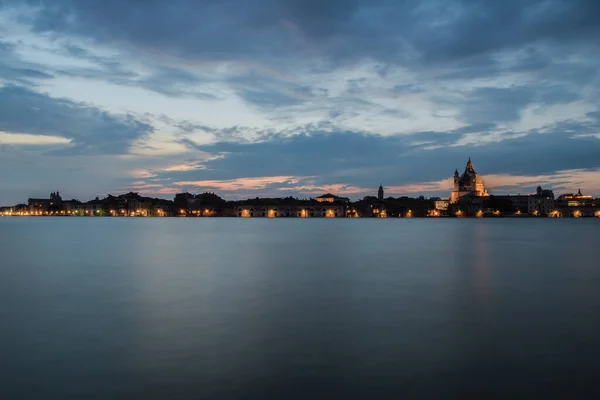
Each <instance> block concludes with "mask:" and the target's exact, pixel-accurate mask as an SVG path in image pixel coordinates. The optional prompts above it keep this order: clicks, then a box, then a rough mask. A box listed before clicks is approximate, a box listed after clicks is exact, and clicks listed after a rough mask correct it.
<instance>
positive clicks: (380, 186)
mask: <svg viewBox="0 0 600 400" xmlns="http://www.w3.org/2000/svg"><path fill="white" fill-rule="evenodd" d="M377 200H379V201H383V186H382V185H379V190H378V191H377Z"/></svg>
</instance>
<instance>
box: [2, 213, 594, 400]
mask: <svg viewBox="0 0 600 400" xmlns="http://www.w3.org/2000/svg"><path fill="white" fill-rule="evenodd" d="M599 396H600V219H578V220H574V219H539V220H537V219H479V220H476V219H468V220H467V219H387V220H373V219H355V220H351V219H348V220H345V219H339V220H333V219H327V220H324V219H312V220H311V219H302V220H301V219H236V218H230V219H229V218H220V219H192V218H188V219H177V218H164V219H143V218H139V219H136V218H76V217H71V218H68V217H67V218H60V217H55V218H40V217H38V218H14V217H13V218H7V217H0V398H1V399H92V398H93V399H121V398H122V399H196V398H197V399H267V398H268V399H313V398H335V399H354V398H364V399H386V398H394V399H404V398H431V399H438V398H457V399H463V398H479V399H488V398H528V399H531V398H541V399H548V398H564V399H575V398H586V399H587V398H599Z"/></svg>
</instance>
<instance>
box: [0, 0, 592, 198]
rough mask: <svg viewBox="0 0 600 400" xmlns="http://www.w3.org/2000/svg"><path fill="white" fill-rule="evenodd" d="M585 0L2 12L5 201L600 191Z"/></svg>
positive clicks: (155, 2) (21, 0)
mask: <svg viewBox="0 0 600 400" xmlns="http://www.w3.org/2000/svg"><path fill="white" fill-rule="evenodd" d="M599 15H600V2H599V1H597V0H502V1H495V0H487V1H484V0H419V1H417V0H253V1H246V0H203V1H201V0H170V1H163V0H143V1H142V0H129V1H117V0H85V1H81V0H47V1H45V0H36V1H25V0H14V1H13V0H0V204H12V203H16V202H19V201H24V200H26V199H27V198H28V197H37V196H43V197H46V196H47V195H48V194H49V192H50V191H53V190H57V189H58V190H60V191H61V194H63V197H69V198H72V197H74V198H79V199H81V200H87V199H89V198H93V197H95V196H97V195H98V196H103V195H105V194H107V193H113V194H118V193H121V192H125V191H129V190H134V191H138V192H140V193H143V194H147V195H152V196H160V197H165V198H172V196H173V194H174V193H177V192H181V191H184V190H188V191H190V192H194V193H195V192H202V191H215V192H217V193H219V194H221V195H223V196H225V197H227V198H246V197H249V196H256V195H260V196H267V195H268V196H287V195H293V196H303V197H304V196H314V195H318V194H321V193H322V192H328V191H331V192H334V193H338V194H344V195H347V196H349V197H351V198H358V197H362V196H364V195H367V194H375V193H376V190H377V186H378V185H379V184H380V183H383V184H384V186H386V188H387V193H388V194H390V195H394V196H399V195H419V194H423V195H426V196H432V195H446V196H447V195H448V190H449V189H450V187H451V181H450V178H451V176H452V174H453V172H454V170H455V169H456V168H458V169H459V171H461V170H462V169H464V165H465V163H466V161H467V158H468V157H469V156H470V157H471V158H472V159H473V161H474V163H475V167H476V169H477V171H478V172H479V173H481V174H482V175H483V177H484V181H485V182H486V184H487V185H488V186H489V188H490V191H491V192H492V193H517V192H520V193H526V192H529V191H531V190H532V188H534V187H535V186H537V185H538V184H541V185H544V186H547V187H552V188H554V189H555V190H556V191H558V192H559V193H560V192H568V191H574V190H577V189H578V188H579V187H581V189H582V190H583V191H586V192H589V193H592V194H594V195H600V67H599V66H600V19H599V18H598V16H599Z"/></svg>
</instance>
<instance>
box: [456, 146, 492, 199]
mask: <svg viewBox="0 0 600 400" xmlns="http://www.w3.org/2000/svg"><path fill="white" fill-rule="evenodd" d="M466 195H471V196H489V194H488V192H487V191H486V190H485V187H484V186H483V179H481V176H479V174H478V173H477V172H475V167H474V166H473V162H472V161H471V158H470V157H469V161H468V162H467V166H466V167H465V172H463V174H462V175H460V176H459V175H458V170H456V171H455V172H454V190H453V191H452V193H451V194H450V203H456V202H458V199H460V198H461V197H463V196H466Z"/></svg>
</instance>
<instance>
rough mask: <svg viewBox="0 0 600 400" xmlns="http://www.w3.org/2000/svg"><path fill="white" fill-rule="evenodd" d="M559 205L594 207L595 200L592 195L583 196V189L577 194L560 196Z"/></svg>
mask: <svg viewBox="0 0 600 400" xmlns="http://www.w3.org/2000/svg"><path fill="white" fill-rule="evenodd" d="M557 203H558V204H559V205H560V206H563V207H564V206H568V207H593V206H594V199H593V198H592V196H590V195H585V194H581V189H579V191H578V192H577V193H575V194H573V193H568V194H562V195H560V196H558V199H557Z"/></svg>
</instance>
